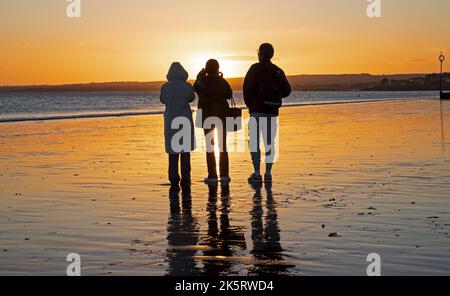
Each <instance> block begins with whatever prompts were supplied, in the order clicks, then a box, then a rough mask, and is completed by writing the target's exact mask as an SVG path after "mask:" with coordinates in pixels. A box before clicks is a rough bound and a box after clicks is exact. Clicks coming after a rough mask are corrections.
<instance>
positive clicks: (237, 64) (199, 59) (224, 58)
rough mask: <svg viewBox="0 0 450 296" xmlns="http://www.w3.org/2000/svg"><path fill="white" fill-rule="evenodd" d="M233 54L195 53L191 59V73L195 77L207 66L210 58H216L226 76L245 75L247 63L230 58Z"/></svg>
mask: <svg viewBox="0 0 450 296" xmlns="http://www.w3.org/2000/svg"><path fill="white" fill-rule="evenodd" d="M231 56H232V55H226V54H218V53H202V54H198V55H195V56H193V57H192V58H191V59H190V70H191V73H190V74H191V75H193V76H194V77H195V76H196V75H197V73H198V72H199V71H200V70H201V69H203V68H204V67H205V64H206V62H207V61H208V60H209V59H216V60H217V61H218V62H219V64H220V72H222V73H223V76H224V77H225V78H231V77H242V76H243V75H245V73H244V66H245V64H246V63H245V62H243V61H239V60H232V59H229V57H231Z"/></svg>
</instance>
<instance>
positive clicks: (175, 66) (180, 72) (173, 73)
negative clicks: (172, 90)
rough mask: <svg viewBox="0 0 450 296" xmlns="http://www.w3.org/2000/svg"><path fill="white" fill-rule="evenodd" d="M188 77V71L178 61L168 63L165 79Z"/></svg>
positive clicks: (185, 79)
mask: <svg viewBox="0 0 450 296" xmlns="http://www.w3.org/2000/svg"><path fill="white" fill-rule="evenodd" d="M188 77H189V74H188V72H187V71H186V70H185V69H184V68H183V66H182V65H181V64H180V63H178V62H175V63H172V65H170V69H169V72H168V73H167V76H166V78H167V81H169V82H176V81H187V80H188Z"/></svg>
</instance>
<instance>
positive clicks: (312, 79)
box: [0, 73, 450, 93]
mask: <svg viewBox="0 0 450 296" xmlns="http://www.w3.org/2000/svg"><path fill="white" fill-rule="evenodd" d="M288 79H289V81H290V83H291V85H292V87H293V90H295V91H435V90H436V91H437V90H439V75H438V74H394V75H371V74H335V75H334V74H330V75H326V74H324V75H295V76H288ZM227 80H228V81H229V83H230V84H231V86H232V88H233V89H234V90H236V91H240V90H241V89H242V83H243V78H229V79H227ZM444 82H445V83H446V85H448V84H450V83H449V82H450V73H446V74H445V75H444ZM163 83H165V82H164V81H151V82H134V81H123V82H103V83H79V84H62V85H20V86H0V93H7V92H128V91H129V92H158V91H159V90H160V87H161V85H162V84H163Z"/></svg>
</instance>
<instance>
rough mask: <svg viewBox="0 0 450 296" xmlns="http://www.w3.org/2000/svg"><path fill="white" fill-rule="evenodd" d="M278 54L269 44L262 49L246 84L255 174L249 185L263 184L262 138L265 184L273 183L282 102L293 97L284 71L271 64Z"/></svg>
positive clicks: (261, 47) (250, 178) (246, 100)
mask: <svg viewBox="0 0 450 296" xmlns="http://www.w3.org/2000/svg"><path fill="white" fill-rule="evenodd" d="M274 53H275V50H274V48H273V46H272V45H271V44H269V43H264V44H262V45H261V46H260V47H259V50H258V58H259V63H256V64H254V65H252V66H251V67H250V69H249V71H248V73H247V75H246V77H245V80H244V87H243V89H244V100H245V104H246V105H247V107H248V108H249V112H250V123H249V128H250V139H249V140H250V141H249V143H250V151H251V156H252V161H253V169H254V173H253V174H252V175H251V176H250V177H249V179H248V180H249V182H250V183H255V184H258V183H261V182H262V176H261V168H260V167H261V150H260V136H262V138H263V141H264V146H265V154H266V157H265V162H266V173H265V175H264V178H265V181H267V182H271V181H272V165H273V162H274V157H275V136H276V134H277V119H278V118H277V117H278V115H279V109H280V107H281V106H282V99H283V98H286V97H288V96H289V95H290V93H291V86H290V85H289V82H288V80H287V79H286V75H285V74H284V72H283V70H281V69H280V68H279V67H277V66H276V65H274V64H273V63H272V62H271V59H272V58H273V56H274Z"/></svg>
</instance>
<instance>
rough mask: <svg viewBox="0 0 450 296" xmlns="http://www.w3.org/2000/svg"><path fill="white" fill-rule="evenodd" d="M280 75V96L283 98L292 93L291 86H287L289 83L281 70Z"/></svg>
mask: <svg viewBox="0 0 450 296" xmlns="http://www.w3.org/2000/svg"><path fill="white" fill-rule="evenodd" d="M281 74H282V85H281V95H282V97H283V98H287V97H289V95H290V94H291V92H292V88H291V85H290V84H289V81H288V80H287V78H286V74H284V72H283V70H282V71H281Z"/></svg>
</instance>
